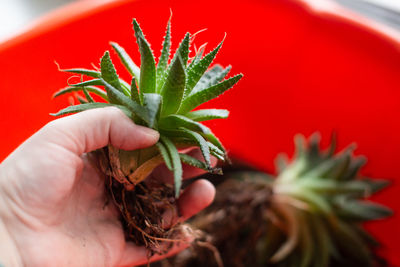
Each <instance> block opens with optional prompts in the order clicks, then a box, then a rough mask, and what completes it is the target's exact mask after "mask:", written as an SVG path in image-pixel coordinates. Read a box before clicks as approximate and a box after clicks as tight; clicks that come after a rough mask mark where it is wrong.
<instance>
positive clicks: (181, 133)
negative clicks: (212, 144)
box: [161, 127, 211, 169]
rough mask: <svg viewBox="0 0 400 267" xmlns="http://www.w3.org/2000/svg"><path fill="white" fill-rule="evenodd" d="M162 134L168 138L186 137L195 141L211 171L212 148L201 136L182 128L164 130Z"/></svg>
mask: <svg viewBox="0 0 400 267" xmlns="http://www.w3.org/2000/svg"><path fill="white" fill-rule="evenodd" d="M161 133H163V134H166V135H167V136H168V137H170V136H171V137H185V138H188V139H190V140H192V141H194V142H195V143H196V144H197V146H199V147H200V151H201V153H202V155H203V157H204V160H205V162H206V164H207V167H208V168H209V169H211V159H210V148H209V147H208V144H207V141H206V140H204V138H203V137H202V136H201V135H200V134H198V133H196V132H194V131H191V130H188V129H186V128H183V127H180V128H179V129H178V130H163V131H161Z"/></svg>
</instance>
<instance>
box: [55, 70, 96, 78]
mask: <svg viewBox="0 0 400 267" xmlns="http://www.w3.org/2000/svg"><path fill="white" fill-rule="evenodd" d="M61 71H62V72H68V73H75V74H82V75H86V76H88V77H92V78H100V77H101V73H100V72H98V71H96V70H88V69H83V68H76V69H66V70H61Z"/></svg>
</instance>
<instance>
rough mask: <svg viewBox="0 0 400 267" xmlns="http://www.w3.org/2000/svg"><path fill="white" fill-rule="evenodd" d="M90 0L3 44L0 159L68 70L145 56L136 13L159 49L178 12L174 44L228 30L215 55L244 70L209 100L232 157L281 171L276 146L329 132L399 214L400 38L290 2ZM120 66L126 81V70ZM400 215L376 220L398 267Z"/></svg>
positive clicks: (47, 104)
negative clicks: (352, 150)
mask: <svg viewBox="0 0 400 267" xmlns="http://www.w3.org/2000/svg"><path fill="white" fill-rule="evenodd" d="M90 6H91V4H89V2H81V3H78V4H74V5H72V6H70V7H67V8H65V9H63V10H60V11H57V12H56V13H54V14H53V15H50V16H49V17H47V18H45V19H43V20H42V22H41V23H39V24H38V25H37V26H36V27H34V28H33V29H32V30H31V31H29V32H27V33H25V34H23V35H22V36H19V37H17V38H14V39H12V40H10V41H9V42H7V43H3V44H0V90H1V97H0V112H1V115H0V122H1V129H2V130H1V131H0V147H1V151H0V160H1V159H3V158H5V157H6V156H7V155H8V154H9V153H10V152H11V151H12V150H13V149H15V148H16V147H17V146H18V145H19V144H20V143H21V142H22V141H23V140H25V139H26V138H28V137H29V136H30V135H31V134H32V133H33V132H34V131H36V130H38V129H39V128H40V127H41V126H43V125H44V124H45V123H46V122H48V121H50V120H52V119H53V118H52V117H50V116H49V115H48V114H49V113H50V112H55V111H57V110H59V109H61V108H62V107H65V106H66V104H67V102H68V101H67V98H68V97H64V98H60V99H56V100H52V99H51V96H52V94H53V93H54V92H55V91H56V90H57V89H59V88H62V87H64V86H65V85H66V80H67V78H68V75H66V74H63V73H60V72H58V71H57V67H56V65H55V64H54V61H57V62H58V63H59V64H60V66H61V67H62V68H70V67H86V68H90V67H91V63H94V64H95V65H98V63H99V58H100V57H101V56H102V55H103V52H104V51H105V50H106V49H109V45H108V42H109V41H110V40H112V41H116V42H118V43H119V44H120V45H122V46H123V47H125V49H126V50H127V51H128V52H129V53H130V54H131V55H132V57H133V59H134V60H135V61H136V62H137V63H139V62H138V61H139V55H138V51H137V46H136V43H135V39H134V37H133V30H132V27H131V21H132V18H133V17H135V18H137V19H138V21H139V23H140V24H141V27H142V29H143V31H144V33H145V34H146V38H147V39H148V40H149V42H150V43H151V44H152V48H153V50H154V53H155V55H156V56H157V57H158V56H159V54H160V53H159V51H160V49H161V42H162V36H163V34H164V32H165V25H166V22H167V20H168V17H169V14H170V11H169V10H170V8H171V9H172V11H173V18H172V34H173V37H172V41H173V47H174V48H175V47H176V46H177V44H178V43H179V42H180V40H181V38H183V36H184V34H185V32H186V31H189V32H191V33H194V32H197V31H198V30H201V29H204V28H207V31H205V32H203V33H201V34H199V35H198V36H197V37H196V40H195V44H196V45H197V46H199V45H201V44H202V43H204V42H208V47H207V48H208V49H207V50H209V49H211V48H213V47H215V46H216V45H217V44H218V42H219V41H220V40H221V39H222V38H223V36H224V33H225V32H226V33H227V38H226V40H225V43H224V46H223V48H222V50H221V51H220V53H219V55H218V56H217V60H216V62H218V63H221V64H222V65H224V66H226V65H227V64H232V65H233V69H232V74H235V73H239V72H242V73H244V75H245V77H244V78H243V79H242V81H240V82H239V84H238V85H237V86H235V87H234V88H233V89H232V90H231V91H230V92H228V93H226V94H225V95H224V96H223V97H221V98H219V99H217V100H215V101H212V102H211V103H210V104H207V106H213V107H219V108H229V109H230V110H231V116H230V118H229V119H227V120H221V121H217V122H214V123H211V124H210V125H211V127H212V128H213V129H214V131H215V133H216V134H217V135H218V136H220V137H221V139H222V141H223V142H224V144H225V145H226V146H227V148H228V149H229V150H230V152H231V154H232V155H235V156H236V157H240V158H242V159H245V160H246V161H248V162H250V163H252V164H254V165H256V166H258V167H261V168H262V169H265V170H273V159H274V158H275V156H276V155H277V154H278V153H279V152H287V153H289V154H291V153H292V152H293V142H292V140H293V136H294V135H295V134H296V133H303V134H305V135H307V136H308V135H310V134H311V133H313V132H315V131H319V132H321V133H322V136H323V140H322V143H323V144H324V145H326V144H327V143H328V139H329V138H328V137H329V136H330V134H331V132H332V131H336V132H337V133H338V137H339V148H343V147H344V146H346V145H347V144H349V143H351V142H356V143H357V144H358V147H359V149H358V150H357V151H356V153H357V154H363V155H366V156H367V157H368V159H369V162H368V164H367V166H366V167H365V168H364V169H363V174H365V175H368V176H372V177H382V178H387V179H390V180H392V181H393V186H392V187H390V188H389V189H388V190H386V191H385V192H383V193H381V194H379V195H378V196H376V197H375V200H376V201H379V202H380V203H383V204H385V205H388V206H390V207H391V208H392V209H394V210H395V211H399V210H400V201H399V196H398V195H399V192H400V187H399V184H398V181H399V173H400V172H399V165H400V161H399V151H400V139H399V138H398V136H399V133H400V124H399V118H400V91H399V79H400V75H399V74H400V68H399V67H400V53H399V43H397V42H395V41H393V40H391V39H390V38H386V37H384V36H383V35H382V34H380V33H378V32H376V31H373V30H371V29H368V28H367V27H364V26H362V25H359V24H357V23H354V22H352V21H350V20H348V19H345V18H340V17H338V16H336V15H333V14H327V13H318V12H317V13H316V12H314V11H312V10H311V9H309V8H308V7H307V6H306V5H304V4H302V3H299V2H296V1H294V0H293V1H291V0H268V1H266V0H251V1H250V0H248V1H238V0H226V1H215V0H212V1H211V0H204V1H183V0H177V1H165V0H159V1H158V0H146V1H144V0H142V1H133V2H132V1H120V2H116V3H111V4H107V5H104V6H100V7H96V8H90ZM113 55H114V59H115V60H114V61H115V63H116V65H117V67H118V68H119V69H120V71H119V73H120V74H121V75H122V76H125V77H126V75H127V73H126V72H125V71H124V70H122V68H121V66H120V64H119V63H117V60H116V57H115V54H113ZM399 222H400V219H399V217H398V215H397V214H396V215H395V216H393V217H392V218H390V219H388V220H384V221H381V222H375V223H371V224H370V225H368V227H369V228H370V229H371V231H372V232H373V233H374V234H376V236H378V238H379V240H381V241H382V243H383V245H384V249H383V250H382V254H383V255H384V256H387V257H389V258H390V259H391V261H392V263H394V264H396V265H400V256H399V254H398V251H400V245H399V243H398V242H397V241H398V240H400V228H399V227H398V225H399Z"/></svg>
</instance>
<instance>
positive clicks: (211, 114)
mask: <svg viewBox="0 0 400 267" xmlns="http://www.w3.org/2000/svg"><path fill="white" fill-rule="evenodd" d="M185 116H186V117H188V118H189V119H192V120H194V121H208V120H214V119H226V118H228V116H229V111H228V110H226V109H200V110H196V111H192V112H189V113H187V114H186V115H185Z"/></svg>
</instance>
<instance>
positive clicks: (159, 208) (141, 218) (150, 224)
mask: <svg viewBox="0 0 400 267" xmlns="http://www.w3.org/2000/svg"><path fill="white" fill-rule="evenodd" d="M133 29H134V32H135V37H136V41H137V44H138V46H139V52H140V62H141V64H140V68H139V67H138V66H137V65H136V64H135V63H134V61H133V60H132V59H131V58H130V56H129V55H128V54H127V53H126V51H125V50H124V49H123V48H122V47H121V46H119V45H118V44H117V43H114V42H111V46H112V48H113V50H114V51H115V52H116V54H117V56H118V57H119V59H120V60H121V62H122V64H123V65H124V66H125V67H126V69H127V70H128V72H129V73H130V74H131V76H132V79H131V81H130V83H128V82H126V81H124V80H123V79H121V78H120V77H119V76H118V74H117V72H116V69H115V67H114V65H113V63H112V61H111V58H110V53H109V52H108V51H106V52H105V54H104V56H103V57H102V58H101V60H100V68H99V69H94V70H90V69H82V68H74V69H65V70H62V71H64V72H68V73H72V74H78V75H80V76H81V79H82V81H81V82H79V83H75V84H69V86H68V87H66V88H63V89H61V90H60V91H58V92H57V93H55V96H60V95H64V94H67V93H74V94H75V96H76V97H77V99H78V100H79V102H80V104H79V105H71V106H69V107H67V108H65V109H62V110H61V111H59V112H58V113H56V114H52V115H54V116H60V115H65V114H71V113H77V112H81V111H84V110H88V109H95V108H103V107H108V106H114V107H117V108H119V109H120V110H122V111H123V112H124V113H125V114H126V115H127V116H128V117H129V118H131V119H132V120H133V121H134V122H135V123H136V124H139V125H143V126H147V127H149V128H152V129H154V130H157V131H158V132H159V133H160V140H159V142H158V143H157V144H156V145H155V146H152V147H150V148H146V149H140V150H135V151H123V150H119V149H116V148H115V147H113V146H111V145H109V146H108V147H105V148H103V149H100V150H97V151H93V152H91V156H92V158H94V159H95V162H96V165H97V166H98V167H99V169H100V170H101V172H102V173H103V174H105V176H106V180H105V186H106V190H107V192H108V195H109V196H110V199H111V200H112V201H113V202H114V204H115V205H116V206H117V207H118V208H119V210H120V212H121V221H122V224H123V227H124V229H125V234H126V237H127V239H128V240H131V241H133V242H135V243H136V244H138V245H144V246H146V247H147V248H148V249H149V251H150V252H151V253H150V254H153V253H164V252H166V251H167V250H168V249H169V247H168V246H167V247H165V246H162V245H160V243H161V241H168V240H169V241H173V240H176V239H177V236H178V237H179V236H180V235H181V234H180V233H179V232H180V227H179V225H174V226H172V227H171V228H168V229H165V228H163V221H162V214H164V213H165V212H166V211H167V210H169V209H177V206H176V198H178V197H179V194H180V191H181V186H182V163H185V164H188V165H191V166H194V167H197V168H200V169H203V170H206V171H207V172H210V173H221V169H219V168H215V167H213V166H211V156H214V157H216V158H217V159H219V160H221V161H226V160H227V159H228V158H227V154H226V151H225V149H224V147H223V145H222V144H221V142H220V141H219V140H218V138H217V137H216V136H215V135H214V134H213V133H212V131H211V130H210V129H209V128H208V127H206V126H205V125H203V124H202V123H201V122H203V121H207V120H212V119H225V118H227V117H228V115H229V112H228V110H225V109H197V110H195V111H192V110H193V109H195V108H197V107H198V106H199V105H201V104H203V103H205V102H207V101H209V100H211V99H214V98H216V97H218V96H219V95H221V94H222V93H224V92H225V91H226V90H228V89H230V88H231V87H232V86H233V85H235V84H236V83H237V82H238V81H239V80H240V79H241V77H242V74H238V75H235V76H233V77H231V78H227V79H225V77H226V76H227V74H228V73H229V71H230V69H231V67H230V66H228V67H226V68H223V67H221V66H220V65H214V66H211V67H210V65H211V63H212V61H213V60H214V58H215V56H216V55H217V53H218V51H219V50H220V48H221V46H222V43H223V41H222V42H221V43H220V44H219V45H218V46H217V47H216V48H215V49H213V50H212V51H210V52H209V53H208V54H205V55H204V56H203V54H204V50H205V46H201V47H200V48H199V49H198V51H195V52H196V53H195V55H194V56H193V57H189V54H190V53H189V48H190V46H191V42H192V41H193V38H194V35H190V34H189V33H187V34H186V35H185V37H184V38H183V40H182V41H181V43H180V45H179V47H178V49H177V50H176V52H175V54H174V55H173V56H172V59H170V47H171V23H170V20H169V21H168V24H167V29H166V34H165V37H164V41H163V45H162V50H161V56H160V57H159V60H158V63H157V64H156V61H155V59H154V56H153V52H152V50H151V48H150V45H149V43H148V42H147V40H146V38H145V36H144V34H143V32H142V30H141V28H140V26H139V24H138V23H137V21H136V20H135V19H134V20H133ZM83 77H90V78H91V79H88V80H86V81H83ZM82 93H83V94H82ZM93 95H95V98H94V97H93ZM98 98H99V99H103V100H104V101H102V102H96V101H95V99H98ZM187 147H197V148H198V149H199V150H200V151H201V154H202V160H199V159H197V158H194V157H191V156H189V155H187V154H185V153H181V152H182V151H181V150H180V148H187ZM162 163H164V164H165V165H166V166H167V168H168V169H169V171H171V172H172V173H173V177H174V187H173V186H172V185H169V184H165V183H161V182H157V181H154V179H146V178H147V177H148V176H149V175H150V174H151V173H152V171H153V170H154V169H155V168H156V167H157V166H159V165H160V164H162ZM178 213H179V211H178ZM178 240H179V238H178Z"/></svg>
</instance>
